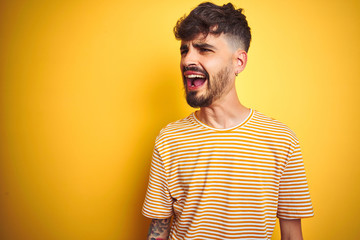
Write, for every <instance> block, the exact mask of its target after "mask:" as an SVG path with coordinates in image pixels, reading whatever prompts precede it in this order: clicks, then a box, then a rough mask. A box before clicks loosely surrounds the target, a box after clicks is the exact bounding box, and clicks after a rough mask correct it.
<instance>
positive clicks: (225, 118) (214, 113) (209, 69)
mask: <svg viewBox="0 0 360 240" xmlns="http://www.w3.org/2000/svg"><path fill="white" fill-rule="evenodd" d="M180 51H181V61H180V69H181V70H182V73H183V78H184V79H185V81H184V82H185V84H184V87H185V92H186V93H187V94H189V92H192V93H191V94H192V95H194V96H195V97H197V98H206V97H209V96H211V94H214V89H212V88H213V87H216V88H221V91H220V92H216V94H217V95H216V97H214V98H213V99H212V101H211V104H209V105H208V106H203V107H201V108H200V110H199V111H197V112H196V116H197V117H198V119H199V120H200V121H201V122H203V123H205V124H207V125H209V126H211V127H214V128H218V129H225V128H231V127H234V126H236V125H238V124H239V123H241V122H242V121H244V120H245V119H246V118H247V116H248V115H249V114H250V109H248V108H246V107H245V106H244V105H242V104H241V103H240V101H239V98H238V94H237V91H236V87H235V80H236V76H237V74H239V73H240V72H242V71H243V70H244V69H245V66H246V63H247V53H246V51H244V50H243V49H242V47H241V46H238V48H236V47H234V42H233V41H231V37H229V36H226V35H224V34H221V35H219V36H214V35H212V34H209V35H207V36H206V37H204V36H203V35H201V34H200V35H198V36H197V37H195V38H194V39H193V40H191V41H182V42H181V47H180ZM184 67H196V68H197V69H199V73H200V70H201V73H202V74H204V72H206V73H207V74H208V76H209V78H208V79H207V81H209V82H208V83H204V84H203V85H202V86H200V87H196V88H191V87H190V88H189V87H188V86H187V85H186V76H184V75H186V72H184V70H183V69H184ZM220 75H221V76H220ZM219 81H226V84H225V85H226V86H221V83H220V82H219ZM170 222H171V221H170V219H153V220H152V222H151V225H150V229H149V235H148V240H166V239H168V236H169V232H170V227H171V226H170V225H171V223H170ZM280 229H281V239H282V240H302V239H303V238H302V231H301V220H300V219H296V220H286V219H280Z"/></svg>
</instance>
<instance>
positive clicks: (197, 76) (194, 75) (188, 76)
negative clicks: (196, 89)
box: [186, 74, 204, 78]
mask: <svg viewBox="0 0 360 240" xmlns="http://www.w3.org/2000/svg"><path fill="white" fill-rule="evenodd" d="M186 77H187V78H204V76H203V75H198V74H190V75H187V76H186Z"/></svg>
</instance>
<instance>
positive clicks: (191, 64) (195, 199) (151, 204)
mask: <svg viewBox="0 0 360 240" xmlns="http://www.w3.org/2000/svg"><path fill="white" fill-rule="evenodd" d="M174 33H175V36H176V38H177V39H179V40H181V47H180V51H181V62H180V67H181V71H182V77H183V81H184V88H185V93H186V100H187V102H188V104H189V105H190V106H192V107H194V108H200V110H198V111H196V112H194V113H193V114H191V115H190V116H188V117H187V118H185V119H182V120H179V121H176V122H174V123H170V124H169V125H167V126H166V127H165V128H163V129H162V130H161V132H160V134H159V136H158V137H157V139H156V143H155V148H154V153H153V158H152V164H151V170H150V180H149V185H148V190H147V194H146V198H145V202H144V206H143V214H144V215H145V216H146V217H149V218H152V223H151V226H150V230H149V236H148V239H151V240H155V239H156V240H159V239H270V238H271V236H272V233H273V230H274V227H275V222H276V217H278V218H279V219H280V227H281V236H282V239H291V240H296V239H302V232H301V220H300V219H301V218H304V217H311V216H313V209H312V205H311V200H310V195H309V191H308V187H307V181H306V176H305V170H304V166H303V161H302V156H301V151H300V146H299V142H298V140H297V138H296V136H295V134H294V133H293V132H292V131H291V130H290V129H289V128H288V127H286V126H285V125H284V124H282V123H280V122H278V121H276V120H274V119H271V118H269V117H266V116H265V115H263V114H261V113H259V112H257V111H254V110H252V109H249V108H246V107H245V106H243V105H242V104H241V103H240V101H239V99H238V96H237V93H236V88H235V79H236V76H237V75H238V74H239V73H240V72H242V71H243V70H244V68H245V66H246V62H247V51H248V48H249V44H250V40H251V34H250V28H249V26H248V23H247V20H246V18H245V16H244V15H243V14H242V9H235V8H234V7H233V5H232V4H230V3H229V4H227V5H224V6H217V5H214V4H212V3H202V4H200V5H199V6H198V7H196V8H195V9H194V10H193V11H192V12H191V13H190V14H189V15H188V16H187V17H184V18H181V19H180V20H179V21H178V22H177V24H176V26H175V28H174Z"/></svg>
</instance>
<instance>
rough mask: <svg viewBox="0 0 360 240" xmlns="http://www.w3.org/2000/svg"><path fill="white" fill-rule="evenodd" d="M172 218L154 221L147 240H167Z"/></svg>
mask: <svg viewBox="0 0 360 240" xmlns="http://www.w3.org/2000/svg"><path fill="white" fill-rule="evenodd" d="M170 225H171V218H166V219H153V220H152V221H151V224H150V228H149V234H148V237H147V240H167V239H168V237H169V233H170Z"/></svg>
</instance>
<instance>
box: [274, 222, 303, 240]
mask: <svg viewBox="0 0 360 240" xmlns="http://www.w3.org/2000/svg"><path fill="white" fill-rule="evenodd" d="M279 220H280V231H281V240H303V237H302V230H301V219H294V220H287V219H281V218H280V219H279Z"/></svg>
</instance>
